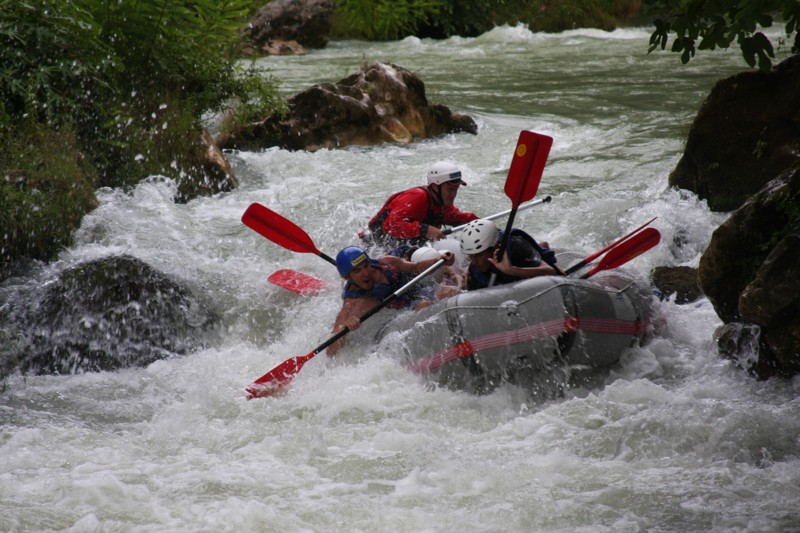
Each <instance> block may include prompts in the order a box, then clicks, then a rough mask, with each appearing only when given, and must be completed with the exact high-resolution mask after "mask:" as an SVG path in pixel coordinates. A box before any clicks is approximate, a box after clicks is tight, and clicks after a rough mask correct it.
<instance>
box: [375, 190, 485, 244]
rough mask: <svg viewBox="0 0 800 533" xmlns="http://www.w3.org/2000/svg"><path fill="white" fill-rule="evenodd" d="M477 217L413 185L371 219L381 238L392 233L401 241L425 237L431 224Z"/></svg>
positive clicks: (456, 222)
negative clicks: (439, 201)
mask: <svg viewBox="0 0 800 533" xmlns="http://www.w3.org/2000/svg"><path fill="white" fill-rule="evenodd" d="M477 218H478V217H477V216H476V215H474V214H473V213H465V212H463V211H459V210H458V208H456V207H455V206H452V205H451V206H447V207H445V206H443V205H442V204H440V203H438V202H436V201H435V200H434V199H433V196H432V195H431V192H430V189H429V188H428V187H414V188H413V189H408V190H406V191H402V192H399V193H395V194H393V195H392V196H390V197H389V199H388V200H386V203H385V204H384V205H383V207H381V209H380V211H378V214H377V215H375V216H374V217H372V220H370V221H369V229H370V230H371V231H372V234H373V236H375V237H376V238H378V239H381V238H382V237H384V236H389V237H393V238H395V239H400V240H416V239H423V240H424V239H425V233H426V232H427V231H428V226H434V227H437V228H441V227H442V225H443V224H449V225H460V224H466V223H467V222H470V221H472V220H475V219H477Z"/></svg>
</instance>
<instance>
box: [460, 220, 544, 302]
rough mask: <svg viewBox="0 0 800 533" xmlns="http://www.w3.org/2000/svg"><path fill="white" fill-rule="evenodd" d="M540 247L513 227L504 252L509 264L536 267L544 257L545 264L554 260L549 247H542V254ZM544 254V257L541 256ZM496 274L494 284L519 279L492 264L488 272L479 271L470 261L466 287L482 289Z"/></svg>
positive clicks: (501, 232)
mask: <svg viewBox="0 0 800 533" xmlns="http://www.w3.org/2000/svg"><path fill="white" fill-rule="evenodd" d="M503 234H504V232H503V231H502V230H501V231H500V239H501V240H502V238H503ZM537 248H540V247H539V244H538V243H537V242H536V240H535V239H534V238H533V237H531V236H530V235H528V234H527V233H526V232H524V231H522V230H521V229H518V228H513V229H512V230H511V234H510V236H509V239H508V250H506V252H505V253H507V254H509V256H510V258H511V264H513V265H514V266H518V267H536V266H539V265H541V264H542V261H543V260H544V259H547V260H546V261H545V262H546V263H547V264H553V263H555V262H556V254H555V252H553V251H552V250H550V249H549V248H543V249H542V252H543V254H540V253H539V252H538V251H537V250H536V249H537ZM542 255H544V257H542ZM493 273H494V274H496V278H495V285H504V284H506V283H513V282H515V281H519V280H521V279H525V278H521V277H519V276H510V275H508V274H505V273H503V272H500V271H499V270H497V269H496V268H495V267H494V265H492V267H491V268H490V269H489V271H488V272H481V271H480V270H478V267H476V266H475V265H474V264H472V263H470V265H469V268H468V269H467V279H466V285H465V286H466V289H467V290H468V291H472V290H475V289H483V288H485V287H488V286H489V279H490V278H491V275H492V274H493Z"/></svg>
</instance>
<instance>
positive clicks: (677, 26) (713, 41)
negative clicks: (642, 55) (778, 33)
mask: <svg viewBox="0 0 800 533" xmlns="http://www.w3.org/2000/svg"><path fill="white" fill-rule="evenodd" d="M655 10H656V11H657V12H660V13H662V14H663V15H662V17H663V18H661V17H660V18H657V19H656V20H655V21H654V22H653V24H654V26H655V31H653V33H652V35H651V36H650V45H649V48H648V53H650V52H652V51H653V50H656V49H658V48H661V49H662V50H664V49H665V48H666V46H667V43H668V41H669V36H670V33H674V34H675V36H674V39H673V42H672V47H671V50H672V51H673V52H675V53H679V54H681V62H682V63H683V64H686V63H688V62H689V61H690V60H691V58H692V57H694V55H695V53H696V52H697V51H698V50H715V49H716V48H717V47H719V48H728V47H729V46H730V45H731V44H732V43H734V42H736V44H738V45H739V49H740V50H741V51H742V56H743V57H744V60H745V61H746V62H747V64H748V65H750V66H751V67H755V66H756V65H758V68H759V69H760V70H762V71H768V70H770V68H772V59H773V58H774V57H775V50H774V49H773V46H772V43H771V42H770V40H769V38H767V36H766V35H764V34H763V33H762V32H760V31H757V30H758V28H759V27H761V28H769V27H770V26H772V23H773V20H774V18H775V16H776V15H779V16H780V18H781V19H782V20H783V21H785V23H786V36H787V38H788V39H791V38H792V36H794V42H793V44H792V47H791V51H792V53H795V54H796V53H798V52H800V33H798V31H797V30H798V24H800V2H798V1H797V0H715V1H708V0H664V1H663V2H659V3H658V4H657V5H656V7H655ZM698 40H699V44H697V43H698Z"/></svg>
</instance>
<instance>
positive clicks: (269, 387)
mask: <svg viewBox="0 0 800 533" xmlns="http://www.w3.org/2000/svg"><path fill="white" fill-rule="evenodd" d="M446 261H447V260H446V259H444V258H442V259H439V260H438V261H436V262H435V263H434V264H432V265H431V266H429V267H428V268H426V269H425V270H423V271H422V272H421V273H420V274H418V275H417V276H416V277H414V278H413V279H412V280H411V281H409V282H408V283H406V284H405V285H403V286H402V287H400V288H399V289H397V290H396V291H395V292H393V293H392V294H390V295H389V296H387V297H386V298H384V299H383V301H381V302H380V303H379V304H378V305H376V306H375V307H373V308H372V309H370V310H369V311H367V312H366V313H364V314H363V315H361V316H360V317H359V320H360V321H361V322H364V321H365V320H367V319H368V318H369V317H371V316H372V315H374V314H375V313H377V312H378V311H380V310H381V309H383V308H384V307H386V306H387V305H389V304H390V303H392V302H393V301H395V300H396V299H397V298H398V297H399V296H402V295H403V294H404V293H406V292H407V291H408V290H409V289H411V287H413V286H414V285H416V284H417V283H419V281H420V280H421V279H422V278H424V277H425V276H428V275H430V274H431V273H432V272H434V271H435V270H436V269H438V268H440V267H441V266H442V265H444V263H445V262H446ZM348 333H350V328H348V327H347V326H345V327H344V328H342V329H341V330H340V331H338V332H337V333H336V334H335V335H333V336H332V337H330V338H329V339H328V340H326V341H325V342H323V343H322V344H320V345H319V346H317V347H316V348H314V349H313V350H312V351H310V352H309V353H307V354H306V355H302V356H299V357H292V358H290V359H287V360H286V361H284V362H283V363H281V364H280V365H278V366H277V367H275V368H274V369H272V370H270V371H269V372H267V373H266V374H264V375H263V376H261V377H260V378H258V379H257V380H255V381H254V382H253V383H251V384H250V385H249V386H248V387H247V389H245V390H246V391H247V394H248V396H247V398H248V399H252V398H261V397H264V396H270V395H272V394H273V393H275V392H276V391H277V390H278V389H279V388H280V387H282V386H283V385H286V384H287V383H289V382H290V381H291V380H292V379H293V378H294V375H295V374H297V373H298V372H299V371H300V369H301V368H303V365H304V364H306V362H308V361H309V360H310V359H311V358H312V357H314V356H315V355H317V354H318V353H320V352H321V351H323V350H324V349H325V348H327V347H328V346H330V345H331V344H333V343H334V342H336V341H338V340H339V339H341V338H342V337H344V336H345V335H347V334H348Z"/></svg>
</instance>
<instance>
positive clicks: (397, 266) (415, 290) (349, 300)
mask: <svg viewBox="0 0 800 533" xmlns="http://www.w3.org/2000/svg"><path fill="white" fill-rule="evenodd" d="M440 259H445V265H446V266H451V265H452V264H453V263H454V262H455V255H454V254H453V252H450V251H442V252H437V254H436V257H430V258H429V259H421V260H419V261H417V262H415V263H412V262H411V261H407V260H405V259H401V258H399V257H395V256H391V255H385V256H383V257H381V258H380V259H371V258H370V257H369V256H368V255H367V253H366V252H365V251H364V250H363V249H361V248H359V247H358V246H348V247H347V248H344V249H342V250H341V251H340V252H339V253H338V254H337V255H336V268H337V269H338V270H339V275H340V276H342V278H344V279H345V280H346V283H345V285H344V289H343V291H342V300H343V302H342V308H341V310H339V313H338V314H337V315H336V320H335V322H334V323H333V333H338V332H339V331H341V330H342V329H343V328H345V327H347V328H348V329H349V330H350V331H354V330H356V329H358V328H359V327H360V326H361V320H360V319H359V317H360V316H361V315H363V314H364V313H366V312H367V311H369V310H370V309H372V308H373V307H375V306H376V305H378V304H379V303H380V302H381V301H383V300H384V299H386V298H387V297H389V296H390V295H391V294H393V293H394V292H395V291H397V290H398V289H400V288H401V287H402V286H403V285H405V284H407V283H408V282H409V281H411V280H412V279H413V278H414V277H416V276H417V275H418V274H420V273H421V272H423V271H424V270H425V269H427V268H429V267H431V266H433V265H434V264H435V263H436V262H437V261H439V260H440ZM442 268H444V266H443V267H440V268H439V269H438V270H437V272H438V271H440V270H441V269H442ZM432 276H436V273H433V274H431V275H430V276H429V277H432ZM423 281H424V280H421V281H420V282H419V283H418V284H417V285H415V286H414V287H412V288H411V289H410V290H408V291H406V292H405V293H403V294H402V295H400V296H399V297H398V298H397V299H396V300H395V301H394V302H392V303H391V304H390V305H389V306H388V307H391V308H395V309H404V308H414V309H421V308H423V307H427V306H428V305H431V303H432V300H434V299H438V298H442V297H445V296H447V295H450V294H455V293H456V292H458V291H459V289H458V288H457V287H441V288H440V290H437V289H436V288H435V287H433V286H431V285H430V284H425V283H423ZM344 339H345V338H344V337H342V338H341V339H339V340H338V341H336V342H335V343H333V344H331V345H330V346H329V347H328V349H327V351H326V353H327V354H328V355H329V356H333V355H336V352H338V351H339V349H340V348H341V347H342V345H343V344H344Z"/></svg>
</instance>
